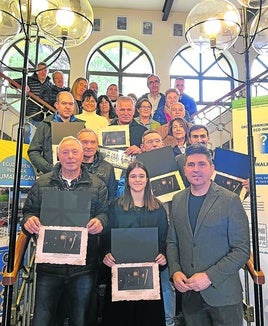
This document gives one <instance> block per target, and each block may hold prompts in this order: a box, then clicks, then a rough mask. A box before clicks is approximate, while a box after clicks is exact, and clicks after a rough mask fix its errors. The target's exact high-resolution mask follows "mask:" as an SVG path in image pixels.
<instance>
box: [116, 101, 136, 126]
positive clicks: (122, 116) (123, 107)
mask: <svg viewBox="0 0 268 326" xmlns="http://www.w3.org/2000/svg"><path fill="white" fill-rule="evenodd" d="M116 114H117V117H118V121H119V123H120V124H122V125H124V124H125V125H126V124H129V123H131V121H132V119H133V115H134V104H133V102H132V101H129V100H126V101H125V100H124V101H120V102H118V103H117V107H116Z"/></svg>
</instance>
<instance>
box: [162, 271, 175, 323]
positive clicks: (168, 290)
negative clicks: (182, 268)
mask: <svg viewBox="0 0 268 326" xmlns="http://www.w3.org/2000/svg"><path fill="white" fill-rule="evenodd" d="M160 278H161V286H162V293H163V300H164V308H165V320H166V326H174V325H175V310H176V296H175V289H174V287H173V285H172V283H171V282H170V280H169V269H168V267H167V268H166V269H165V270H163V271H162V272H161V273H160Z"/></svg>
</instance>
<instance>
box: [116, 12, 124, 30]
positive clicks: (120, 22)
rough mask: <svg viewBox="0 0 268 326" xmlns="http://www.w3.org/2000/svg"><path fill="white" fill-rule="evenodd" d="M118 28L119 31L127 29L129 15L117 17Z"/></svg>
mask: <svg viewBox="0 0 268 326" xmlns="http://www.w3.org/2000/svg"><path fill="white" fill-rule="evenodd" d="M116 29H117V30H119V31H126V30H127V17H124V16H119V17H116Z"/></svg>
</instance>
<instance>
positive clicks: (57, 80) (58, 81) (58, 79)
mask: <svg viewBox="0 0 268 326" xmlns="http://www.w3.org/2000/svg"><path fill="white" fill-rule="evenodd" d="M53 82H54V84H55V85H56V86H57V87H59V88H62V87H63V85H64V77H63V74H61V73H60V72H56V73H55V74H54V75H53Z"/></svg>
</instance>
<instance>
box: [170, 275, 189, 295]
mask: <svg viewBox="0 0 268 326" xmlns="http://www.w3.org/2000/svg"><path fill="white" fill-rule="evenodd" d="M173 282H174V286H175V288H176V289H177V290H178V291H180V292H182V293H184V292H187V291H190V290H192V289H191V287H190V286H189V285H188V284H187V277H186V275H184V274H183V273H182V272H176V273H174V274H173Z"/></svg>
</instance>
